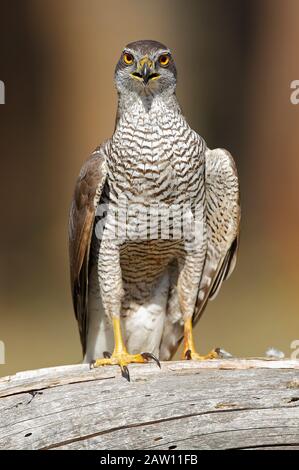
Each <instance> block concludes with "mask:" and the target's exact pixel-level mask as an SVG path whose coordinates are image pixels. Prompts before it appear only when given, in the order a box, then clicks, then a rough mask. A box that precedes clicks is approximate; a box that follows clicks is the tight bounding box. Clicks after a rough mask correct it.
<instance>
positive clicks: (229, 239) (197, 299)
mask: <svg viewBox="0 0 299 470" xmlns="http://www.w3.org/2000/svg"><path fill="white" fill-rule="evenodd" d="M124 53H126V54H129V55H131V56H132V57H133V58H134V60H135V62H134V64H132V67H128V66H127V65H126V66H125V65H124V63H123V61H122V59H120V62H119V63H118V66H117V68H116V79H115V81H116V86H117V89H118V92H119V105H118V113H117V121H116V127H115V132H114V134H113V136H112V138H111V139H110V140H109V141H107V142H106V143H105V144H103V145H102V146H101V147H100V148H98V149H97V150H96V151H95V152H94V153H93V154H92V156H91V158H90V159H89V160H87V162H86V163H85V165H84V167H83V169H82V170H81V174H80V176H79V179H78V182H77V185H76V190H75V197H74V200H73V203H72V208H71V216H70V259H71V279H72V290H73V300H74V307H75V312H76V316H77V319H78V323H79V329H80V334H81V342H82V345H83V351H84V355H85V361H88V362H90V361H93V360H95V359H97V358H99V357H101V356H102V355H103V352H104V351H106V350H110V351H111V350H112V349H113V329H112V325H111V319H113V318H117V317H119V316H120V317H121V324H122V333H123V336H124V341H125V344H126V347H127V349H128V352H129V353H131V354H138V353H140V352H142V351H149V352H151V353H154V354H155V355H156V356H159V357H160V358H161V359H169V358H170V357H171V356H172V355H173V353H174V352H175V350H176V349H177V347H178V345H179V342H180V340H181V339H182V337H183V335H184V324H185V340H186V334H187V333H186V331H187V330H186V324H187V320H188V319H192V318H193V321H196V320H197V319H198V318H199V317H200V315H201V313H202V311H203V309H204V307H205V305H206V303H207V300H208V299H209V298H211V297H212V296H214V295H216V293H217V292H218V290H219V288H220V286H221V283H222V281H223V280H224V279H225V278H227V277H228V275H229V274H230V273H231V271H232V270H233V268H234V265H235V257H236V248H237V237H238V230H239V218H240V207H239V194H238V178H237V173H236V169H235V166H234V162H233V160H232V157H231V156H230V155H229V153H228V152H226V151H224V150H220V149H217V150H213V151H212V150H209V149H208V148H207V147H206V144H205V142H204V140H203V139H202V138H201V137H200V136H199V135H198V134H197V133H196V132H195V131H193V130H192V129H191V128H190V127H189V125H188V123H187V121H186V119H185V118H184V116H183V115H182V113H181V110H180V107H179V104H178V102H177V99H176V96H175V83H176V70H175V65H174V62H173V59H172V57H171V55H170V52H169V51H168V49H167V48H166V47H165V46H163V45H162V44H160V43H156V42H153V41H141V42H137V43H133V44H130V45H128V46H127V47H126V48H125V51H124ZM161 55H162V56H165V55H167V57H168V58H169V64H168V66H167V68H165V67H162V66H159V60H160V59H159V57H161ZM144 58H145V59H144ZM145 63H146V65H147V64H149V65H148V67H149V68H150V69H151V74H152V78H153V80H150V77H151V75H149V73H150V72H149V71H148V70H147V69H146V66H145V65H144V64H145ZM136 64H137V68H136ZM140 64H142V66H143V67H144V69H143V71H142V73H143V75H142V73H141V69H140V68H138V67H140ZM132 70H137V71H138V74H137V79H136V80H135V79H134V78H136V77H134V76H132V75H134V73H132ZM139 72H140V73H139ZM129 73H130V76H129ZM158 73H159V76H158V79H156V78H157V77H156V76H157V75H158ZM146 74H147V80H148V82H146V78H145V76H146ZM135 75H136V74H135ZM138 75H139V76H138ZM148 76H149V78H148ZM140 77H141V78H140ZM142 77H143V82H142V83H140V82H141V79H142ZM135 82H136V83H135ZM99 205H100V206H99ZM103 205H104V207H105V209H106V210H107V213H106V218H105V217H103V214H102V213H101V210H102V209H101V210H100V211H99V210H98V211H97V214H96V216H95V212H96V210H97V208H98V207H100V208H102V207H103ZM169 207H171V216H170V219H169V220H170V223H169V231H170V237H168V238H167V237H166V239H163V238H161V236H162V235H161V230H162V226H163V220H164V219H163V218H162V219H160V220H159V219H155V218H151V219H149V214H150V213H151V210H152V208H154V210H155V208H159V210H161V208H162V209H163V210H166V212H165V213H167V209H168V208H169ZM186 208H187V216H188V217H191V218H192V217H193V218H194V216H195V214H196V217H197V218H198V217H199V221H200V224H199V225H198V227H200V228H196V230H198V233H195V234H194V232H193V233H188V232H186V233H185V232H184V233H183V234H182V236H180V237H177V236H173V232H172V230H173V229H174V225H175V223H176V222H177V220H180V218H179V217H180V214H182V213H184V214H186ZM122 210H123V212H122V213H124V214H125V215H126V221H127V225H126V232H123V231H122V229H121V227H120V225H117V224H116V223H115V219H114V218H113V217H112V218H110V217H109V215H111V214H116V213H117V214H118V215H119V214H120V213H121V211H122ZM183 210H184V212H183ZM107 214H108V216H107ZM122 220H123V219H122ZM161 220H162V221H161ZM192 220H193V219H192ZM149 221H150V222H151V232H150V233H149ZM164 222H165V221H164ZM141 227H142V228H143V229H145V232H146V235H145V236H142V237H140V236H139V237H138V236H137V235H136V233H137V232H136V230H137V231H138V229H139V235H140V230H141ZM101 229H102V232H101V236H99V233H100V231H101ZM115 229H116V230H118V231H117V232H115ZM164 229H165V227H164ZM116 235H117V236H116ZM194 237H195V238H194ZM164 238H165V237H164ZM114 333H115V331H114ZM186 341H187V340H186ZM187 342H188V341H187ZM188 344H189V343H188ZM189 346H190V344H189ZM189 346H188V349H192V348H191V346H190V347H189ZM99 362H100V363H101V361H99ZM102 362H103V361H102ZM128 362H130V361H128ZM134 362H137V360H136V361H134ZM114 363H115V362H114ZM100 365H101V364H100Z"/></svg>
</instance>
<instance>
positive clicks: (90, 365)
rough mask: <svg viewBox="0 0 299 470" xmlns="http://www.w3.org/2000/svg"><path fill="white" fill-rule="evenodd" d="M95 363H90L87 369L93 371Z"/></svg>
mask: <svg viewBox="0 0 299 470" xmlns="http://www.w3.org/2000/svg"><path fill="white" fill-rule="evenodd" d="M95 363H96V361H91V362H90V364H89V369H94V365H95Z"/></svg>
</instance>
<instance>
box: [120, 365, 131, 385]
mask: <svg viewBox="0 0 299 470" xmlns="http://www.w3.org/2000/svg"><path fill="white" fill-rule="evenodd" d="M121 375H122V376H123V378H124V379H127V381H128V382H130V372H129V369H128V368H127V366H122V367H121Z"/></svg>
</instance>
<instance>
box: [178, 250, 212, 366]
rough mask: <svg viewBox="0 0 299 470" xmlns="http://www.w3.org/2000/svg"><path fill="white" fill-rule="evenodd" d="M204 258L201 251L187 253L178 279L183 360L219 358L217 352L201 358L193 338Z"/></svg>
mask: <svg viewBox="0 0 299 470" xmlns="http://www.w3.org/2000/svg"><path fill="white" fill-rule="evenodd" d="M202 259H203V256H202V252H201V250H200V249H198V250H194V251H193V252H190V253H187V255H186V257H185V260H184V262H183V263H181V269H180V275H179V279H178V294H179V303H180V308H181V312H182V314H183V318H184V350H183V359H188V360H191V359H193V360H198V361H201V360H205V359H216V358H218V357H219V355H218V353H217V350H212V351H211V352H210V353H209V354H207V355H205V356H201V355H200V354H198V353H197V352H196V349H195V344H194V338H193V323H192V318H193V314H194V310H195V308H196V301H197V295H198V286H199V283H200V278H201V270H202V266H203V261H202Z"/></svg>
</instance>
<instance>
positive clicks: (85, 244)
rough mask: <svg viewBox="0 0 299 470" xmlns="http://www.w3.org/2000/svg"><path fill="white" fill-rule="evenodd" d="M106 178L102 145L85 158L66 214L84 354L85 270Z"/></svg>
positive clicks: (76, 311)
mask: <svg viewBox="0 0 299 470" xmlns="http://www.w3.org/2000/svg"><path fill="white" fill-rule="evenodd" d="M105 179H106V167H105V154H104V145H102V146H101V147H98V148H97V149H96V150H95V152H94V153H93V154H92V155H91V156H90V157H89V158H88V159H87V160H86V162H85V163H84V165H83V166H82V168H81V171H80V174H79V177H78V179H77V182H76V186H75V191H74V196H73V200H72V204H71V209H70V216H69V257H70V274H71V289H72V298H73V305H74V310H75V315H76V318H77V321H78V325H79V331H80V338H81V344H82V348H83V353H85V349H86V336H87V328H88V314H87V303H88V269H89V252H90V243H91V237H92V232H93V226H94V219H95V210H96V206H97V204H98V202H99V199H100V196H101V191H102V189H103V187H104V183H105Z"/></svg>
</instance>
